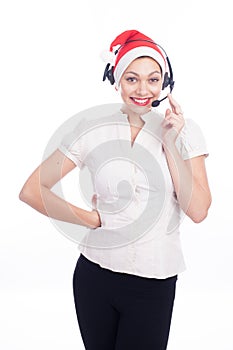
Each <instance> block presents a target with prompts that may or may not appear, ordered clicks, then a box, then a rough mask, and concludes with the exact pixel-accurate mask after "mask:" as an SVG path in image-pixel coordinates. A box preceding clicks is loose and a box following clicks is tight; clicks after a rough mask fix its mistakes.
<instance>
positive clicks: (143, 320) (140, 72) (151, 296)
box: [20, 30, 211, 350]
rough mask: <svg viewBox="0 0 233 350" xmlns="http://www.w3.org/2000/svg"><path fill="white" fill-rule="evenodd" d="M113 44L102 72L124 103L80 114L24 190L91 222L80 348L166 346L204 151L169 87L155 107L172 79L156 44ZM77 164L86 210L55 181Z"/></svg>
mask: <svg viewBox="0 0 233 350" xmlns="http://www.w3.org/2000/svg"><path fill="white" fill-rule="evenodd" d="M110 52H111V54H112V56H111V62H109V64H108V65H107V68H106V71H105V74H104V79H106V77H107V78H108V79H109V80H110V82H111V84H114V85H115V88H116V90H118V91H119V92H120V94H121V97H122V100H123V105H122V107H121V109H120V110H119V111H118V112H116V113H113V114H112V115H109V116H103V117H102V116H101V117H99V118H95V119H91V120H83V121H82V123H80V124H79V125H78V126H77V128H76V130H75V131H74V132H73V133H71V134H69V135H67V136H66V137H65V138H64V139H63V141H62V142H61V145H60V147H59V148H58V149H57V150H56V151H55V152H54V153H53V154H52V155H51V156H49V157H48V159H46V160H45V161H44V162H43V163H42V164H41V165H40V166H39V167H38V168H37V169H36V170H35V171H34V173H33V174H32V175H31V176H30V177H29V179H28V180H27V182H26V183H25V185H24V186H23V188H22V190H21V193H20V199H21V200H23V201H24V202H26V203H27V204H29V205H30V206H32V207H33V208H34V209H36V210H38V211H39V212H41V213H42V214H44V215H47V216H49V217H52V218H55V219H57V220H61V221H65V222H69V223H73V224H77V225H82V226H85V227H87V228H89V230H88V233H87V235H86V236H85V237H84V239H83V240H82V241H81V243H80V245H79V249H80V251H81V254H80V257H79V259H78V262H77V265H76V268H75V272H74V278H73V286H74V299H75V306H76V312H77V317H78V322H79V327H80V331H81V335H82V338H83V342H84V345H85V348H86V349H87V350H105V349H106V350H111V349H115V350H124V349H125V350H126V349H127V350H129V349H134V350H136V349H140V350H142V349H147V350H149V349H151V350H152V349H153V350H164V349H166V348H167V343H168V336H169V330H170V324H171V317H172V310H173V303H174V297H175V286H176V280H177V275H178V274H179V273H181V272H182V271H183V270H184V269H185V264H184V260H183V255H182V250H181V246H180V240H179V225H180V221H181V219H180V217H181V213H185V214H186V215H187V216H189V217H190V218H191V219H192V220H193V221H194V222H196V223H198V222H201V221H202V220H204V219H205V218H206V216H207V213H208V209H209V207H210V204H211V194H210V189H209V186H208V180H207V174H206V169H205V157H206V155H207V150H206V146H205V141H204V139H203V136H202V133H201V131H200V129H199V127H198V125H197V124H196V123H194V122H193V121H192V120H189V119H186V120H184V117H183V113H182V110H181V107H180V106H179V104H178V103H177V102H176V101H175V100H174V98H173V97H172V95H171V93H169V94H168V95H167V97H168V100H169V104H170V108H168V109H167V110H166V113H165V115H161V114H160V113H158V112H157V111H156V110H152V105H158V104H159V102H160V101H161V100H159V98H160V94H161V92H162V90H164V89H165V88H166V87H167V86H169V85H170V90H172V88H173V85H174V82H173V79H172V71H171V67H170V62H169V61H168V58H167V57H166V55H165V54H164V52H163V50H162V49H161V47H159V46H158V45H157V44H155V43H154V42H153V41H152V40H151V39H150V38H148V37H147V36H145V35H144V34H142V33H140V32H138V31H135V30H129V31H125V32H123V33H121V34H120V35H119V36H117V38H116V39H115V40H114V41H113V42H112V44H111V47H110ZM162 100H163V99H162ZM154 101H156V102H155V103H153V102H154ZM80 130H82V132H81V131H80ZM76 166H79V168H80V169H82V167H84V166H86V167H87V168H88V169H89V171H90V173H91V177H92V180H93V186H94V191H95V193H94V194H93V205H94V208H93V210H91V211H88V210H84V209H82V208H79V207H77V206H75V205H73V204H71V203H69V202H67V201H66V200H64V199H63V198H61V197H59V196H57V195H56V194H55V193H53V192H52V190H51V189H52V187H53V186H54V185H55V184H56V183H57V182H58V181H60V180H61V179H62V178H63V177H64V176H65V175H66V174H67V173H69V172H70V171H71V170H72V169H74V168H75V167H76Z"/></svg>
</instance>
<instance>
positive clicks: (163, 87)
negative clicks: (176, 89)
mask: <svg viewBox="0 0 233 350" xmlns="http://www.w3.org/2000/svg"><path fill="white" fill-rule="evenodd" d="M168 85H170V78H169V75H168V72H166V73H165V74H164V78H163V85H162V90H164V89H165V88H166V87H167V86H168Z"/></svg>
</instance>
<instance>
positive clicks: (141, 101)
mask: <svg viewBox="0 0 233 350" xmlns="http://www.w3.org/2000/svg"><path fill="white" fill-rule="evenodd" d="M130 98H131V100H132V101H133V102H134V103H135V104H136V105H137V106H146V105H148V104H149V103H150V98H148V97H147V98H135V97H130Z"/></svg>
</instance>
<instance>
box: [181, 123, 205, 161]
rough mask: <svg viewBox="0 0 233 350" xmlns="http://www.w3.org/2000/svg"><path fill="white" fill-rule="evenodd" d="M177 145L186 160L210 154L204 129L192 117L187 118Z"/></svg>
mask: <svg viewBox="0 0 233 350" xmlns="http://www.w3.org/2000/svg"><path fill="white" fill-rule="evenodd" d="M176 146H177V148H178V150H179V152H180V154H181V156H182V158H183V159H184V160H186V159H190V158H194V157H197V156H201V155H205V156H208V155H209V153H208V150H207V146H206V141H205V138H204V135H203V133H202V130H201V128H200V127H199V125H198V124H197V123H196V122H194V121H193V120H192V119H186V120H185V126H184V128H183V130H182V131H181V133H180V135H179V136H178V138H177V141H176Z"/></svg>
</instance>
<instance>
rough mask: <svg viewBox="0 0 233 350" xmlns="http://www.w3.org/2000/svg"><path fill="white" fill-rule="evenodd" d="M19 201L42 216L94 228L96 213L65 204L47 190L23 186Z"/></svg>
mask: <svg viewBox="0 0 233 350" xmlns="http://www.w3.org/2000/svg"><path fill="white" fill-rule="evenodd" d="M19 197H20V199H21V200H22V201H23V202H25V203H27V204H28V205H30V206H31V207H32V208H34V209H35V210H37V211H38V212H40V213H41V214H43V215H46V216H48V217H51V218H53V219H56V220H61V221H65V222H69V223H72V224H77V225H82V226H87V227H89V228H96V227H97V226H98V213H97V212H94V211H87V210H84V209H82V208H79V207H77V206H74V205H73V204H71V203H69V202H67V201H66V200H64V199H63V198H61V197H59V196H57V195H56V194H55V193H54V192H52V191H51V190H50V189H49V188H47V187H45V186H38V187H37V188H33V189H32V188H30V186H28V187H27V186H25V188H23V189H22V191H21V193H20V196H19Z"/></svg>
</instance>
